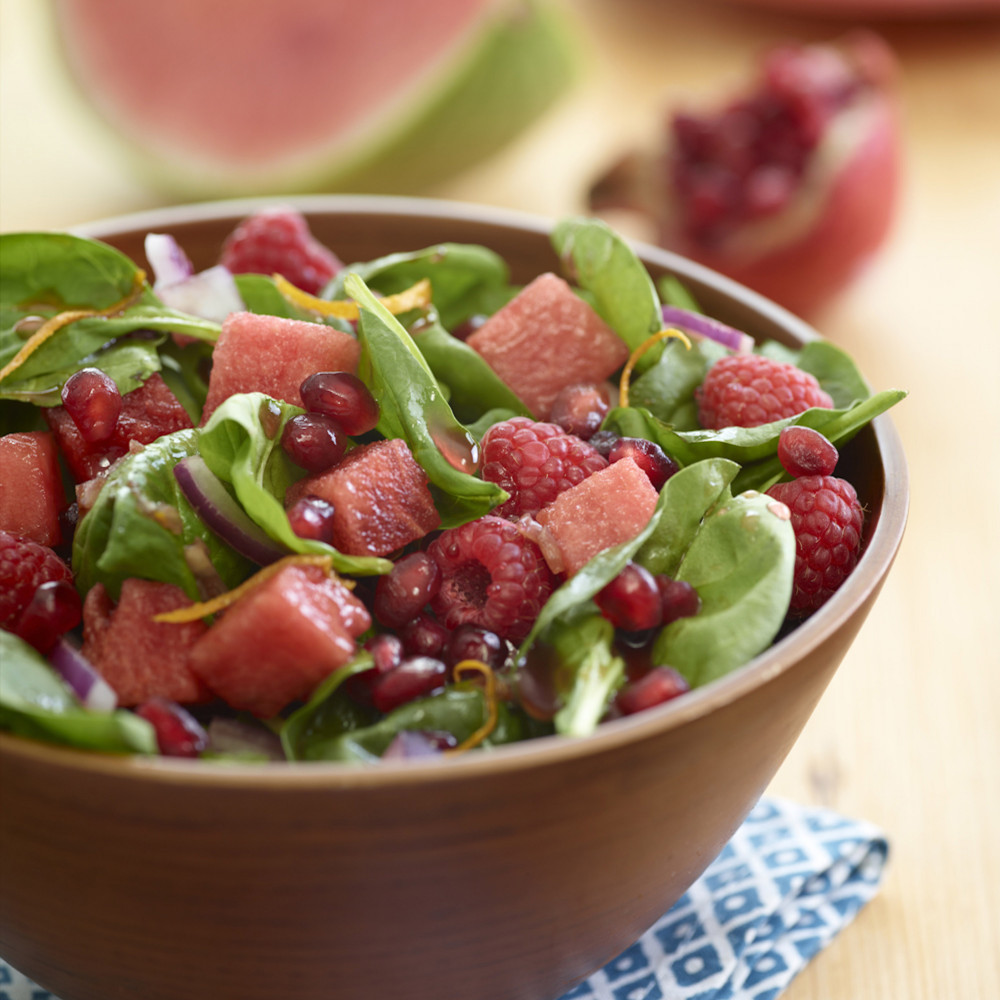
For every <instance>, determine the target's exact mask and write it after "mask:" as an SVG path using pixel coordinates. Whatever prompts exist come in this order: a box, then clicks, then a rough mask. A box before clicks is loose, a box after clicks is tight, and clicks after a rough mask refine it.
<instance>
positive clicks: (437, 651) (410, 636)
mask: <svg viewBox="0 0 1000 1000" xmlns="http://www.w3.org/2000/svg"><path fill="white" fill-rule="evenodd" d="M450 635H451V632H450V631H449V630H448V628H447V627H446V626H444V625H442V624H441V622H439V621H438V620H437V619H436V618H432V617H431V616H430V615H417V617H416V618H414V619H413V621H411V622H407V624H406V625H404V626H403V629H402V631H401V632H400V638H401V639H402V640H403V648H404V649H405V650H406V652H407V654H408V655H409V656H434V657H441V656H443V655H444V651H445V648H446V646H447V645H448V638H449V637H450Z"/></svg>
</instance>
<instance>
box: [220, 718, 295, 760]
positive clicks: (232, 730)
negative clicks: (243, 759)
mask: <svg viewBox="0 0 1000 1000" xmlns="http://www.w3.org/2000/svg"><path fill="white" fill-rule="evenodd" d="M208 749H209V751H211V752H214V753H221V754H253V755H255V756H263V757H266V758H267V759H268V760H285V752H284V750H282V749H281V740H280V738H279V737H278V735H277V734H276V733H273V732H271V730H270V729H268V728H267V727H266V726H264V725H263V724H262V723H261V724H257V723H252V722H246V721H244V720H243V719H230V718H228V717H226V716H216V717H215V718H213V719H211V720H210V721H209V723H208Z"/></svg>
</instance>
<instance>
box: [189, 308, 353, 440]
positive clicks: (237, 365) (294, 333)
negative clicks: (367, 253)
mask: <svg viewBox="0 0 1000 1000" xmlns="http://www.w3.org/2000/svg"><path fill="white" fill-rule="evenodd" d="M360 356H361V345H360V344H359V343H358V341H357V340H356V339H355V338H354V337H352V336H351V335H350V334H349V333H344V332H343V331H341V330H337V329H334V328H333V327H331V326H326V325H325V324H323V323H307V322H304V321H302V320H296V319H284V318H282V317H280V316H267V315H261V314H257V313H249V312H238V313H231V314H230V315H229V316H228V317H227V318H226V320H225V321H224V322H223V324H222V333H221V334H220V335H219V339H218V341H217V342H216V344H215V348H214V350H213V352H212V373H211V375H210V376H209V381H208V397H207V399H206V400H205V408H204V410H203V412H202V423H204V422H205V421H207V420H208V418H209V417H210V416H211V415H212V413H213V412H214V411H215V409H216V407H218V406H219V404H220V403H222V402H223V401H225V400H226V399H228V398H229V397H230V396H233V395H235V394H236V393H240V392H263V393H265V394H266V395H268V396H271V397H273V398H274V399H280V400H282V401H284V402H286V403H293V404H294V405H295V406H302V397H301V396H300V395H299V386H300V385H301V384H302V382H303V381H304V380H305V379H306V378H307V377H308V376H309V375H312V374H313V373H314V372H337V371H346V372H355V371H357V367H358V358H359V357H360Z"/></svg>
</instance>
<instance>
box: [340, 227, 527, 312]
mask: <svg viewBox="0 0 1000 1000" xmlns="http://www.w3.org/2000/svg"><path fill="white" fill-rule="evenodd" d="M351 273H353V274H356V275H358V276H359V277H360V278H361V279H362V281H364V283H365V284H366V285H368V287H369V288H377V289H378V291H379V294H380V295H383V296H384V295H395V294H396V293H397V292H402V291H404V290H405V289H407V288H410V287H411V286H413V285H415V284H416V283H417V282H418V281H420V280H422V279H423V278H427V279H428V280H429V281H430V283H431V290H432V296H433V302H434V308H435V310H436V311H437V314H438V316H439V317H440V319H441V323H442V325H443V326H444V327H445V329H447V330H454V329H455V327H456V326H458V325H459V324H460V323H462V322H464V321H465V320H467V319H469V318H470V317H471V316H475V315H477V314H483V315H492V314H493V313H494V312H496V311H497V309H499V308H500V307H501V306H502V305H505V304H506V303H507V302H508V301H509V300H510V298H511V297H512V296H513V294H514V289H513V288H512V287H511V286H510V283H509V272H508V268H507V264H506V262H505V261H504V259H503V258H502V257H500V256H499V255H498V254H496V253H494V252H493V251H492V250H488V249H487V248H486V247H481V246H476V245H474V244H466V243H439V244H437V245H436V246H432V247H426V248H425V249H423V250H416V251H413V252H408V253H393V254H389V255H388V256H386V257H379V258H378V259H376V260H372V261H368V262H367V263H360V264H351V265H350V266H349V267H346V268H344V270H342V271H340V272H339V273H338V274H337V275H335V276H334V278H333V280H332V281H331V282H330V284H329V285H327V287H326V288H325V289H324V290H323V293H322V294H323V298H326V299H341V298H345V297H347V296H349V295H350V294H351V293H350V292H349V291H348V290H347V277H348V275H349V274H351Z"/></svg>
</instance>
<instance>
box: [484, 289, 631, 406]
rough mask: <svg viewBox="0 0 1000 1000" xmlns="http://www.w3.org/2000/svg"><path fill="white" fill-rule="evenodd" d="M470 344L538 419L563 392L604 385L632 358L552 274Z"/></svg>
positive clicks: (488, 323) (516, 299)
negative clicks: (576, 387) (578, 387)
mask: <svg viewBox="0 0 1000 1000" xmlns="http://www.w3.org/2000/svg"><path fill="white" fill-rule="evenodd" d="M467 343H468V345H469V346H470V347H471V348H473V349H474V350H475V351H477V352H478V353H479V354H481V355H482V357H483V358H484V359H485V360H486V362H487V363H488V364H489V366H490V367H491V368H492V369H493V370H494V371H495V372H496V373H497V375H499V376H500V378H502V379H503V381H504V382H506V383H507V385H508V386H509V387H510V388H511V389H512V390H513V391H514V392H515V393H516V395H517V396H519V397H520V398H521V400H522V401H523V402H524V404H525V405H526V406H527V407H528V409H529V410H531V413H532V416H534V417H535V418H536V419H538V420H546V419H548V416H549V411H550V409H551V407H552V402H553V400H555V398H556V396H558V395H559V393H560V391H561V390H563V389H565V388H566V387H567V386H571V385H576V384H577V383H594V384H597V383H600V382H603V381H604V380H605V379H606V378H607V377H608V376H609V375H611V374H612V373H613V372H614V371H616V370H617V369H619V368H621V366H622V365H623V364H625V362H626V361H627V360H628V356H629V351H628V347H627V346H626V345H625V342H624V341H623V340H622V339H621V338H620V337H619V336H618V335H617V334H616V333H615V332H614V330H612V329H611V327H609V326H608V325H607V323H605V322H604V320H602V319H601V317H600V316H598V315H597V313H596V312H594V310H593V309H592V308H591V307H590V306H589V305H588V304H587V303H586V302H584V301H583V299H581V298H580V297H579V296H578V295H576V294H575V293H574V292H573V289H572V288H570V286H569V285H568V284H567V283H566V282H565V281H564V280H563V279H562V278H560V277H559V276H558V275H555V274H551V273H548V274H542V275H539V277H537V278H535V280H534V281H532V282H531V283H530V284H529V285H527V286H526V287H525V288H523V289H522V290H521V291H520V292H519V293H518V294H517V295H516V296H515V297H514V298H513V299H511V301H510V302H508V303H507V305H505V306H504V307H503V308H502V309H500V310H498V311H497V312H495V313H494V314H493V315H492V316H491V317H490V318H489V319H488V320H486V322H485V323H483V325H482V326H481V327H479V329H478V330H476V331H475V333H473V334H472V335H471V336H470V337H469V338H468V340H467Z"/></svg>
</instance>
